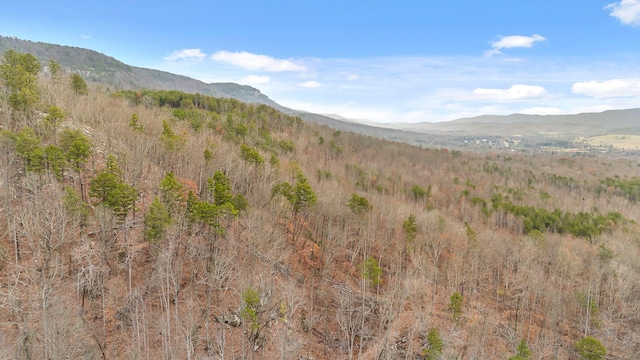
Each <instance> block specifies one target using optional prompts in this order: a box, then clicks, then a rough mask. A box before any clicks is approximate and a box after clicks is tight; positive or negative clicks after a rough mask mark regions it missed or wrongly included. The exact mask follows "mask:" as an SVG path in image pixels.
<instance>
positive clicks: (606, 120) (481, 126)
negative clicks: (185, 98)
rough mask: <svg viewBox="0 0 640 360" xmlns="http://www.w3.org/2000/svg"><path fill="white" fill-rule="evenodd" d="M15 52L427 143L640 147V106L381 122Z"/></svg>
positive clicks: (135, 84)
mask: <svg viewBox="0 0 640 360" xmlns="http://www.w3.org/2000/svg"><path fill="white" fill-rule="evenodd" d="M9 49H13V50H16V51H20V52H28V53H31V54H33V55H34V56H36V57H37V58H39V59H40V60H41V61H46V60H48V59H54V60H55V61H57V62H58V63H59V64H60V65H61V66H62V67H64V68H65V69H67V70H69V71H74V72H77V73H79V74H80V75H82V76H83V77H84V78H85V79H87V80H89V81H91V82H94V83H98V84H102V85H104V86H106V87H108V88H113V89H115V90H121V89H165V90H179V91H184V92H188V93H200V94H203V95H210V96H216V97H223V98H234V99H237V100H240V101H243V102H248V103H258V104H265V105H268V106H271V107H274V108H276V109H278V110H280V111H282V112H284V113H286V114H289V115H295V116H299V117H301V118H302V119H303V120H306V121H310V122H314V123H317V124H320V125H327V126H329V127H331V128H334V129H337V130H343V131H352V132H355V133H360V134H364V135H368V136H372V137H377V138H383V139H387V140H393V141H399V142H406V143H409V144H412V145H417V146H421V147H436V148H438V147H446V148H451V149H460V150H461V149H473V150H492V151H493V150H511V151H523V152H539V151H543V152H549V151H550V152H555V151H570V152H579V153H593V152H598V153H599V152H608V151H615V152H622V153H628V152H635V151H636V150H637V149H640V142H639V141H638V138H636V137H634V136H632V135H640V124H638V119H639V118H640V109H628V110H612V111H605V112H601V113H585V114H576V115H547V116H540V115H524V114H513V115H507V116H495V115H483V116H478V117H473V118H465V119H458V120H453V121H446V122H438V123H430V122H423V123H415V124H413V123H411V124H410V123H384V124H382V123H381V124H375V123H372V122H368V121H366V120H359V119H358V120H352V119H346V118H344V117H341V116H339V115H320V114H313V113H309V112H306V111H303V110H296V109H290V108H287V107H284V106H281V105H280V104H278V103H276V102H275V101H273V100H272V99H270V98H269V97H268V96H267V95H265V94H263V93H262V92H261V91H260V90H258V89H256V88H253V87H251V86H247V85H239V84H235V83H210V84H207V83H204V82H202V81H199V80H195V79H192V78H189V77H186V76H181V75H175V74H171V73H168V72H164V71H159V70H153V69H145V68H140V67H135V66H130V65H126V64H124V63H122V62H120V61H118V60H116V59H114V58H112V57H109V56H107V55H104V54H101V53H98V52H96V51H93V50H88V49H82V48H77V47H69V46H62V45H55V44H48V43H42V42H34V41H27V40H21V39H17V38H11V37H3V36H0V53H4V51H6V50H9ZM616 136H617V137H616ZM621 136H626V138H625V141H624V142H620V141H617V140H616V139H619V138H620V137H621ZM614 140H615V141H614Z"/></svg>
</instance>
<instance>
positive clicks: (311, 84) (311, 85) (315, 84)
mask: <svg viewBox="0 0 640 360" xmlns="http://www.w3.org/2000/svg"><path fill="white" fill-rule="evenodd" d="M298 86H300V87H303V88H307V89H317V88H319V87H320V86H322V84H320V83H319V82H317V81H313V80H310V81H305V82H303V83H300V84H298Z"/></svg>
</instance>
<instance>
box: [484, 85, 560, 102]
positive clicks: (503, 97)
mask: <svg viewBox="0 0 640 360" xmlns="http://www.w3.org/2000/svg"><path fill="white" fill-rule="evenodd" d="M473 95H474V97H475V98H476V99H477V100H489V101H497V102H510V101H522V100H536V99H543V98H546V97H549V93H548V92H547V90H545V88H543V87H542V86H532V85H513V86H512V87H510V88H508V89H486V88H477V89H475V90H473Z"/></svg>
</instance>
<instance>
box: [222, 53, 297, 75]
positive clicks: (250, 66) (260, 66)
mask: <svg viewBox="0 0 640 360" xmlns="http://www.w3.org/2000/svg"><path fill="white" fill-rule="evenodd" d="M211 59H212V60H215V61H219V62H222V63H226V64H231V65H234V66H237V67H240V68H243V69H245V70H251V71H258V70H262V71H269V72H283V71H297V72H304V71H307V68H306V67H305V66H303V65H299V64H296V63H295V62H293V61H292V60H285V59H276V58H273V57H270V56H267V55H257V54H252V53H249V52H246V51H241V52H229V51H218V52H217V53H215V54H213V55H211Z"/></svg>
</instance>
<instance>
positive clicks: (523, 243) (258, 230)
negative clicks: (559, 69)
mask: <svg viewBox="0 0 640 360" xmlns="http://www.w3.org/2000/svg"><path fill="white" fill-rule="evenodd" d="M44 60H46V59H44ZM43 68H44V70H43ZM0 126H1V127H2V132H1V133H0V181H1V182H2V186H1V187H0V214H1V217H0V358H15V359H94V358H102V359H116V358H118V359H316V360H320V359H520V360H522V359H605V358H606V359H637V358H639V357H640V331H638V330H639V329H640V236H639V235H640V233H639V229H638V225H637V224H636V222H635V220H636V219H638V218H639V216H640V206H639V204H638V200H639V199H640V162H639V161H638V159H636V158H630V157H628V158H622V157H612V156H607V157H605V156H601V157H586V156H572V155H566V154H565V155H557V156H551V155H537V156H530V155H526V154H519V153H516V152H502V153H467V152H460V151H448V150H447V149H443V148H440V149H422V148H418V147H414V146H410V145H407V144H402V143H395V142H390V141H384V140H378V139H374V138H370V137H365V136H362V135H358V134H353V133H348V132H341V131H336V130H333V129H330V128H328V127H322V126H318V125H315V124H309V123H305V122H303V121H302V120H301V119H300V118H297V117H292V116H289V115H285V114H283V113H280V112H278V111H276V110H274V109H272V108H269V107H267V106H265V105H253V104H247V103H242V102H239V101H236V100H232V99H220V98H212V97H207V96H202V95H198V94H186V93H182V92H177V91H143V90H140V91H121V92H110V91H107V90H105V89H102V88H100V87H98V86H94V85H92V84H88V85H87V83H86V82H85V81H84V79H82V78H81V77H80V76H78V75H77V74H69V73H67V72H65V70H64V69H61V68H60V66H59V65H57V64H56V63H55V62H53V61H49V62H46V61H45V62H42V63H41V62H39V61H38V60H37V59H35V58H34V57H33V56H30V55H28V54H21V53H16V52H13V51H8V52H6V53H5V54H4V57H3V60H2V63H1V64H0ZM605 354H606V355H605Z"/></svg>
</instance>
